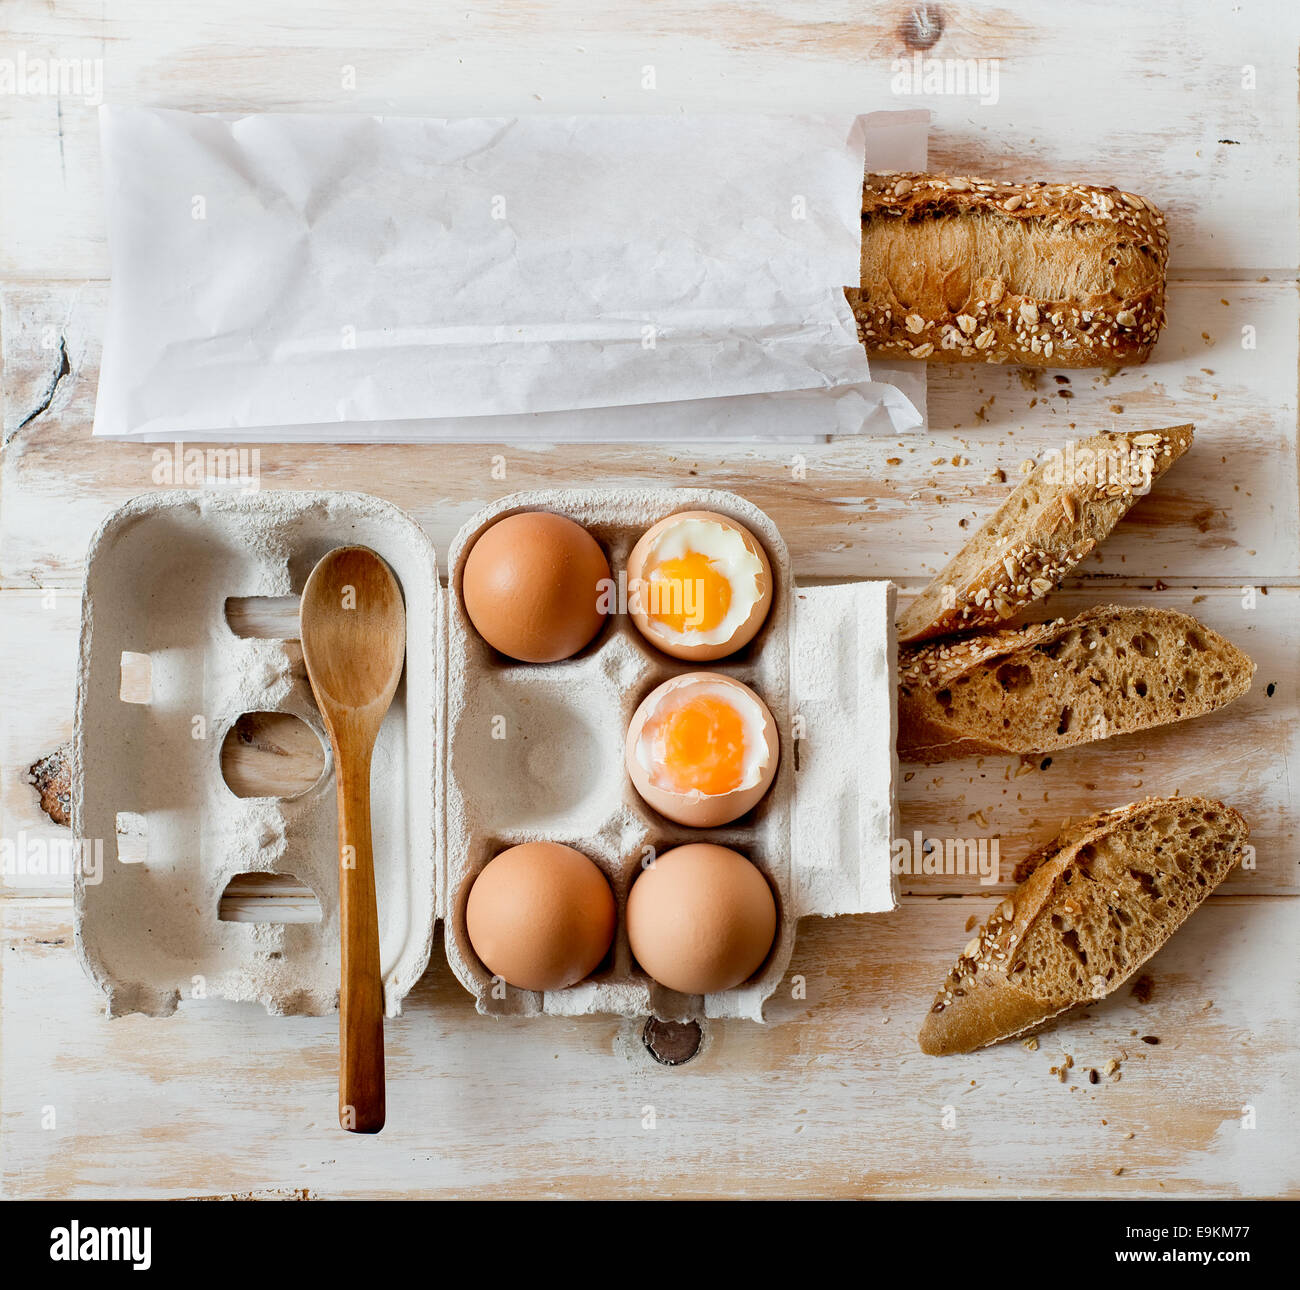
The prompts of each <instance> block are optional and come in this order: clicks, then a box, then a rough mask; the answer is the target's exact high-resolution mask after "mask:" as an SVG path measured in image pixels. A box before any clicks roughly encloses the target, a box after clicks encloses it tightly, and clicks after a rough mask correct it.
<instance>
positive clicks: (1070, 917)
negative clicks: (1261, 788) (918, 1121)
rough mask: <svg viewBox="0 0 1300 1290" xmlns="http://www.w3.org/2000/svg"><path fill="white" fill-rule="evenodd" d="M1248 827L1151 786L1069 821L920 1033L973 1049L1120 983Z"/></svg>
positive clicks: (1212, 805) (930, 1043)
mask: <svg viewBox="0 0 1300 1290" xmlns="http://www.w3.org/2000/svg"><path fill="white" fill-rule="evenodd" d="M1248 841H1249V831H1248V830H1247V827H1246V822H1245V820H1243V819H1242V818H1241V816H1240V815H1239V814H1238V813H1237V812H1236V811H1234V810H1233V809H1232V808H1231V807H1227V806H1224V805H1223V803H1222V802H1213V801H1209V800H1207V799H1206V798H1203V797H1185V798H1184V797H1171V798H1148V799H1147V800H1146V801H1144V802H1135V803H1134V804H1133V805H1131V806H1122V807H1120V808H1119V809H1118V810H1115V811H1111V812H1110V813H1109V814H1107V815H1102V816H1097V817H1094V818H1093V819H1092V820H1090V821H1087V822H1086V823H1085V824H1084V825H1083V826H1080V825H1075V826H1073V827H1071V828H1067V829H1066V830H1065V831H1064V833H1063V834H1062V835H1061V837H1058V838H1057V840H1056V841H1055V842H1054V843H1052V844H1049V846H1048V847H1046V848H1044V849H1043V850H1042V852H1041V853H1040V854H1038V855H1037V860H1038V863H1037V864H1036V867H1035V868H1034V869H1033V872H1032V873H1030V875H1029V876H1028V878H1026V880H1025V881H1024V882H1023V883H1022V884H1021V885H1020V886H1019V887H1018V888H1017V889H1016V890H1015V892H1013V893H1012V895H1011V896H1010V897H1008V898H1007V899H1006V900H1004V901H1002V903H1001V904H1000V905H999V906H998V907H997V909H996V910H995V911H994V913H993V916H992V917H991V918H990V919H989V920H988V922H987V923H985V925H984V926H983V927H982V928H980V930H979V932H978V933H977V934H976V935H975V936H974V937H973V938H972V939H971V941H970V943H969V944H968V945H967V946H966V948H965V949H964V950H963V951H962V953H961V956H960V957H959V958H958V960H957V964H956V966H955V967H954V968H953V969H952V971H951V972H950V973H949V974H948V976H947V978H946V979H945V981H944V983H943V985H942V986H940V988H939V992H938V994H937V995H936V996H935V1000H934V1003H933V1005H932V1006H931V1008H930V1012H929V1014H928V1015H927V1016H926V1019H925V1024H924V1025H923V1026H922V1027H921V1034H920V1044H921V1048H922V1050H923V1051H924V1052H927V1053H930V1054H932V1055H936V1056H938V1055H943V1054H947V1053H968V1052H973V1051H974V1050H975V1049H976V1048H983V1047H984V1046H985V1045H987V1044H994V1043H997V1042H998V1041H999V1040H1003V1039H1011V1038H1013V1037H1015V1036H1017V1035H1023V1034H1025V1033H1027V1032H1028V1031H1030V1030H1036V1029H1037V1028H1038V1027H1039V1026H1041V1025H1043V1024H1044V1023H1045V1022H1047V1021H1050V1020H1051V1019H1052V1018H1053V1017H1056V1016H1059V1015H1060V1014H1061V1013H1063V1012H1065V1011H1067V1010H1068V1009H1070V1008H1073V1007H1077V1006H1079V1005H1081V1004H1086V1003H1092V1002H1094V1001H1096V1000H1097V999H1101V998H1104V997H1105V996H1106V995H1108V994H1110V993H1111V992H1112V991H1113V990H1116V989H1117V988H1118V987H1119V986H1121V985H1122V984H1123V983H1124V982H1125V981H1126V980H1127V979H1128V978H1129V977H1130V976H1132V975H1133V973H1134V972H1136V971H1137V970H1138V968H1140V967H1141V966H1142V964H1143V963H1145V962H1146V961H1147V960H1148V959H1149V958H1150V957H1151V956H1152V955H1153V954H1154V953H1155V952H1156V951H1157V950H1158V949H1159V948H1160V947H1161V946H1162V945H1163V944H1164V943H1165V942H1166V941H1167V940H1168V939H1169V937H1170V936H1172V935H1173V933H1174V932H1175V931H1176V930H1177V929H1178V928H1179V926H1181V924H1182V923H1183V921H1184V920H1185V919H1186V918H1187V916H1188V915H1189V914H1191V913H1192V912H1193V911H1194V910H1195V909H1196V908H1197V906H1199V905H1200V903H1201V902H1202V901H1203V900H1204V899H1205V898H1206V896H1208V895H1209V894H1210V892H1212V891H1213V890H1214V889H1215V887H1217V886H1218V885H1219V883H1221V882H1222V881H1223V880H1224V878H1226V877H1227V876H1228V873H1229V871H1230V870H1231V869H1232V867H1233V866H1234V865H1235V864H1236V863H1237V862H1238V861H1239V860H1240V859H1241V857H1242V855H1243V854H1244V851H1245V847H1246V844H1247V843H1248Z"/></svg>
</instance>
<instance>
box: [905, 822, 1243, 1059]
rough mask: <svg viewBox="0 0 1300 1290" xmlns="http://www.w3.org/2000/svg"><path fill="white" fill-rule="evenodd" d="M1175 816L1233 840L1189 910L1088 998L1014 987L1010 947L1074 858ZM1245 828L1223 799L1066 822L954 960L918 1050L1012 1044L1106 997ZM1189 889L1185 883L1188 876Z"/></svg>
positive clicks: (1046, 912)
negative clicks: (1147, 821)
mask: <svg viewBox="0 0 1300 1290" xmlns="http://www.w3.org/2000/svg"><path fill="white" fill-rule="evenodd" d="M1171 811H1175V812H1178V813H1180V814H1182V815H1184V816H1191V815H1196V816H1199V818H1200V819H1202V820H1206V821H1207V822H1208V820H1209V819H1210V818H1213V819H1214V821H1215V824H1216V825H1218V823H1219V821H1220V820H1221V821H1222V829H1223V830H1224V831H1226V832H1227V833H1229V834H1230V835H1231V837H1232V840H1233V845H1232V849H1231V851H1230V853H1229V860H1228V862H1227V863H1226V864H1224V865H1222V867H1221V871H1220V872H1218V873H1216V874H1214V875H1212V878H1211V880H1208V881H1207V882H1206V883H1205V884H1204V886H1203V888H1201V889H1200V890H1198V891H1196V892H1194V893H1193V894H1194V895H1195V897H1196V899H1195V902H1194V904H1193V905H1192V908H1191V909H1189V910H1188V911H1187V913H1186V914H1184V915H1183V916H1182V917H1181V918H1179V919H1178V920H1177V921H1175V922H1173V923H1172V924H1171V925H1168V926H1166V927H1164V928H1163V929H1162V934H1161V935H1160V937H1159V938H1158V939H1157V940H1155V942H1154V943H1153V944H1152V946H1151V947H1150V949H1149V950H1148V951H1147V952H1146V953H1144V954H1142V955H1141V956H1135V958H1134V961H1133V962H1132V963H1130V964H1129V965H1128V968H1127V970H1126V971H1125V972H1124V973H1123V975H1122V976H1120V977H1118V978H1117V979H1115V980H1114V981H1112V982H1110V983H1109V984H1108V985H1107V986H1106V987H1105V988H1094V989H1093V990H1092V991H1091V992H1090V993H1088V994H1086V995H1084V994H1081V993H1074V994H1068V993H1059V994H1052V993H1048V994H1043V993H1035V992H1034V991H1032V990H1029V989H1025V988H1023V987H1021V986H1018V985H1016V984H1014V983H1013V980H1012V977H1013V974H1014V973H1015V972H1016V970H1017V954H1016V952H1015V950H1016V947H1017V946H1023V944H1024V943H1025V939H1026V937H1027V936H1028V934H1029V933H1030V931H1031V929H1032V928H1034V925H1035V924H1036V923H1037V922H1038V921H1039V920H1044V919H1050V918H1051V917H1052V915H1053V914H1054V913H1057V912H1059V911H1060V908H1061V906H1062V905H1063V903H1064V902H1065V900H1066V899H1067V895H1068V888H1069V877H1068V876H1067V875H1070V874H1071V870H1072V869H1074V868H1075V867H1076V866H1077V865H1078V861H1079V857H1080V853H1081V852H1082V851H1084V849H1085V848H1086V847H1088V846H1089V844H1091V843H1095V842H1096V841H1098V840H1099V839H1101V838H1103V837H1107V836H1110V835H1115V834H1122V833H1123V832H1124V831H1125V830H1128V829H1132V828H1133V827H1134V825H1135V823H1136V822H1138V821H1141V820H1142V819H1143V817H1148V818H1149V817H1152V816H1154V815H1156V814H1158V813H1169V812H1171ZM1249 837H1250V831H1249V829H1248V827H1247V825H1246V821H1245V820H1244V819H1243V818H1242V817H1241V815H1240V813H1239V812H1237V811H1235V810H1233V809H1232V808H1231V807H1229V806H1225V805H1224V804H1223V803H1222V802H1216V801H1213V800H1211V799H1209V798H1204V797H1187V798H1158V797H1149V798H1146V799H1144V800H1143V801H1140V802H1133V803H1130V804H1129V805H1128V806H1121V807H1117V808H1116V809H1115V810H1113V811H1109V812H1106V813H1105V814H1102V815H1097V816H1094V817H1091V818H1090V819H1088V820H1085V821H1081V822H1079V823H1076V824H1074V825H1067V826H1066V827H1065V828H1064V829H1063V830H1062V832H1061V833H1060V834H1059V835H1058V836H1057V838H1056V839H1054V841H1053V842H1051V843H1049V844H1048V845H1047V846H1046V847H1043V848H1040V850H1039V851H1037V852H1035V853H1034V855H1033V856H1032V857H1031V859H1032V860H1033V861H1034V862H1035V863H1034V866H1033V869H1032V872H1030V873H1029V874H1028V876H1027V877H1026V878H1025V880H1024V881H1023V882H1022V883H1021V884H1020V886H1019V887H1018V888H1017V889H1016V890H1015V891H1014V892H1013V893H1012V894H1011V895H1010V896H1009V897H1007V898H1006V899H1005V900H1003V901H1002V902H1001V904H999V906H998V908H997V909H996V910H995V911H994V913H993V915H992V917H990V918H989V920H988V921H987V922H986V923H985V924H984V926H983V927H982V928H981V929H980V931H979V933H978V934H977V935H976V936H975V937H974V938H972V940H971V942H970V943H969V944H968V945H967V947H966V949H965V950H964V951H963V952H962V954H961V955H960V956H959V957H958V959H957V963H956V965H955V966H954V967H953V969H952V971H950V972H949V974H948V976H947V978H946V979H945V981H944V983H943V984H942V985H941V986H940V987H939V991H938V993H937V994H936V995H935V999H934V1003H933V1004H932V1005H931V1008H930V1011H929V1013H928V1014H927V1015H926V1018H925V1021H924V1023H923V1024H922V1026H921V1032H920V1035H919V1043H920V1046H921V1050H922V1051H923V1052H925V1053H928V1054H930V1055H931V1056H944V1055H948V1054H952V1053H968V1052H973V1051H974V1050H975V1049H977V1048H983V1047H986V1046H987V1045H989V1044H995V1043H999V1042H1001V1041H1002V1040H1005V1039H1014V1038H1017V1037H1019V1036H1021V1035H1024V1034H1027V1033H1028V1032H1029V1031H1031V1030H1036V1029H1038V1028H1039V1027H1040V1026H1042V1025H1044V1024H1046V1023H1047V1022H1049V1021H1051V1020H1052V1019H1053V1018H1054V1017H1058V1016H1060V1015H1061V1014H1062V1013H1064V1012H1067V1011H1069V1010H1070V1009H1071V1008H1075V1007H1079V1006H1081V1005H1084V1004H1088V1003H1095V1002H1096V1001H1097V1000H1098V999H1100V998H1104V997H1105V996H1106V995H1108V994H1110V993H1113V992H1114V991H1115V990H1117V989H1118V988H1119V987H1120V986H1121V985H1123V984H1124V982H1125V981H1127V980H1129V979H1130V978H1131V977H1132V976H1133V974H1134V973H1136V972H1137V971H1138V969H1139V968H1140V967H1142V965H1143V964H1144V963H1146V962H1148V961H1149V960H1150V958H1151V957H1152V955H1154V954H1155V953H1156V952H1157V951H1158V950H1159V949H1160V948H1161V947H1162V946H1163V945H1164V944H1165V943H1166V942H1167V941H1168V939H1169V937H1170V936H1171V935H1173V933H1174V932H1175V931H1177V929H1178V928H1179V927H1180V926H1182V923H1183V922H1184V921H1185V920H1186V918H1187V916H1188V915H1189V914H1190V913H1191V912H1193V911H1194V909H1195V908H1197V907H1198V906H1199V905H1200V903H1201V902H1202V901H1203V900H1204V899H1205V897H1206V896H1208V895H1209V894H1210V892H1212V891H1213V890H1214V889H1215V887H1217V886H1218V885H1219V883H1220V882H1222V881H1223V879H1224V878H1226V877H1227V875H1228V874H1229V873H1230V872H1231V870H1232V869H1233V867H1235V865H1236V864H1237V863H1238V861H1239V860H1240V859H1241V856H1242V853H1243V850H1244V848H1245V845H1246V843H1247V842H1248V841H1249ZM1188 885H1189V890H1190V879H1188Z"/></svg>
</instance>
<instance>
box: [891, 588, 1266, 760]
mask: <svg viewBox="0 0 1300 1290" xmlns="http://www.w3.org/2000/svg"><path fill="white" fill-rule="evenodd" d="M898 670H899V682H898V755H899V756H900V757H901V758H903V760H904V761H919V762H939V761H947V760H949V759H950V758H953V757H969V756H973V755H976V754H981V753H991V754H996V753H1019V754H1021V755H1030V754H1034V755H1036V754H1040V753H1046V752H1054V751H1056V750H1057V749H1058V748H1071V747H1073V746H1074V745H1075V744H1083V743H1090V742H1092V741H1094V740H1097V739H1109V738H1110V737H1111V736H1112V735H1124V734H1129V733H1131V732H1132V731H1135V730H1149V729H1151V728H1152V727H1153V726H1163V725H1169V724H1171V723H1172V722H1175V721H1186V720H1188V719H1189V718H1191V717H1199V716H1203V715H1204V714H1205V713H1207V712H1213V711H1214V710H1215V709H1216V708H1221V707H1223V706H1224V705H1225V704H1228V703H1231V702H1232V701H1233V700H1234V699H1237V698H1240V697H1241V696H1242V695H1243V694H1245V693H1246V691H1247V690H1249V689H1250V681H1251V677H1252V676H1253V675H1254V673H1255V665H1254V663H1252V662H1251V660H1250V659H1249V658H1248V657H1247V656H1246V655H1245V654H1243V653H1242V652H1241V650H1239V649H1238V648H1237V647H1236V646H1235V645H1233V644H1231V643H1230V642H1228V641H1226V640H1224V638H1223V637H1222V636H1220V635H1219V634H1218V633H1217V632H1212V631H1211V630H1210V629H1209V628H1208V627H1206V626H1205V625H1204V624H1203V623H1200V622H1198V621H1197V620H1196V619H1195V618H1192V617H1191V616H1190V615H1188V614H1181V613H1179V612H1178V611H1177V610H1174V609H1144V608H1125V607H1123V606H1120V605H1100V606H1098V607H1096V608H1093V609H1089V610H1087V611H1085V612H1084V613H1082V614H1080V615H1079V616H1078V617H1077V618H1072V619H1070V620H1069V621H1068V622H1067V621H1066V620H1065V619H1064V618H1058V619H1057V620H1056V621H1055V622H1050V623H1033V624H1031V625H1030V626H1028V627H1021V628H1017V629H1012V630H1009V631H999V632H985V633H981V634H977V635H974V636H962V637H958V638H955V639H951V640H939V641H931V642H927V643H925V644H921V645H909V646H904V647H903V648H902V649H900V650H899V655H898Z"/></svg>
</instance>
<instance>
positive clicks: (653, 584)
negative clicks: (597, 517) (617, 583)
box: [627, 511, 772, 662]
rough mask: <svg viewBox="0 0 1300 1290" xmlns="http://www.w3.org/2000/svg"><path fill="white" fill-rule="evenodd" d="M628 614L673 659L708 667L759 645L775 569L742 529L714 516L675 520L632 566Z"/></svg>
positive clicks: (651, 535)
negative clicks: (757, 636)
mask: <svg viewBox="0 0 1300 1290" xmlns="http://www.w3.org/2000/svg"><path fill="white" fill-rule="evenodd" d="M627 586H628V611H629V613H630V614H631V616H632V621H633V622H634V623H635V624H636V626H637V629H638V630H639V631H640V633H641V635H642V636H644V637H645V638H646V640H648V641H649V642H650V643H651V644H652V645H654V646H655V647H656V648H658V649H661V650H663V652H664V653H665V654H669V655H671V656H672V657H673V658H684V659H691V660H693V661H697V662H709V661H711V660H713V659H717V658H724V657H725V656H726V655H728V654H734V653H735V652H736V651H737V650H738V649H740V648H741V647H742V646H744V645H748V644H749V642H750V641H751V640H753V638H754V636H755V634H756V633H757V632H758V629H759V628H760V627H762V625H763V620H764V619H765V618H766V617H767V614H768V610H770V609H771V607H772V566H771V564H770V563H769V562H768V558H767V552H766V551H764V550H763V547H762V544H761V543H760V542H759V541H758V539H757V538H756V537H755V536H754V535H753V534H752V533H751V532H750V531H749V530H748V529H747V528H746V527H745V526H744V525H743V524H740V523H737V521H735V520H733V519H729V518H728V517H727V516H725V515H718V514H716V513H715V512H713V511H682V512H680V513H679V514H677V515H669V516H668V517H667V518H666V519H662V520H660V521H659V523H658V524H656V525H654V526H653V527H652V528H650V529H647V530H646V532H645V533H643V534H642V535H641V538H640V540H639V541H638V542H637V544H636V546H634V547H633V548H632V554H631V555H630V556H629V557H628V562H627Z"/></svg>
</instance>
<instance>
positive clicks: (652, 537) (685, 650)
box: [627, 511, 772, 663]
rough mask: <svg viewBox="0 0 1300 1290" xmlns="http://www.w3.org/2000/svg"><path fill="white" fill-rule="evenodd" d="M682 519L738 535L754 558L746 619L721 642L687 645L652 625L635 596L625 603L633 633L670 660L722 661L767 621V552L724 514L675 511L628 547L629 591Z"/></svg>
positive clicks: (641, 584) (639, 583)
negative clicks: (755, 566)
mask: <svg viewBox="0 0 1300 1290" xmlns="http://www.w3.org/2000/svg"><path fill="white" fill-rule="evenodd" d="M684 520H700V521H703V522H706V523H709V524H717V525H718V526H719V527H721V528H724V529H728V530H730V531H731V532H733V533H737V534H739V535H740V538H741V541H742V542H743V543H744V546H745V549H746V550H747V551H749V552H750V553H751V554H753V555H755V556H757V557H758V561H759V564H760V566H761V568H760V570H759V572H758V574H757V576H756V579H755V581H756V583H757V588H756V590H757V596H756V599H755V600H754V604H753V607H752V608H751V609H750V611H749V615H748V617H747V618H745V620H744V621H743V622H742V623H740V625H739V626H738V627H736V628H735V630H734V631H732V632H731V634H730V635H729V636H728V637H727V639H726V640H724V641H717V642H714V643H711V644H699V645H691V644H688V643H686V642H685V641H682V640H680V639H679V638H678V635H677V633H674V632H672V631H670V630H669V629H668V628H666V627H665V626H664V625H663V624H661V623H657V622H655V620H654V619H653V618H651V617H650V616H649V614H647V613H646V612H645V610H644V607H643V606H642V605H639V604H637V603H636V598H635V597H634V598H633V600H632V601H631V603H630V604H629V610H628V612H629V616H630V617H631V619H632V621H633V623H635V624H636V628H637V630H638V631H639V632H640V633H641V635H642V636H644V637H645V639H646V640H648V641H649V642H650V643H651V644H652V645H653V646H655V648H656V649H659V650H662V651H663V652H664V653H665V654H667V655H669V656H670V657H672V658H681V659H686V660H688V661H690V662H697V663H709V662H712V661H713V660H714V659H719V658H725V657H726V656H727V655H728V654H734V653H735V652H736V651H737V650H738V649H741V648H743V647H744V646H746V645H748V644H749V642H750V641H751V640H753V639H754V637H755V636H756V635H757V634H758V629H759V628H760V627H762V625H763V621H764V619H766V618H767V614H768V610H769V609H771V607H772V565H771V562H770V561H769V560H768V558H767V552H766V551H765V550H764V549H763V544H762V543H761V542H760V541H759V540H758V539H757V538H756V537H755V536H754V535H753V534H752V533H751V532H750V531H749V529H747V528H746V527H745V526H744V525H743V524H741V523H739V522H738V521H737V520H733V519H731V518H730V517H728V516H726V515H720V514H718V513H717V512H716V511H679V512H678V513H677V514H675V515H668V516H665V517H664V518H663V519H662V520H660V521H659V522H658V523H657V524H655V525H653V526H652V527H651V528H649V529H647V530H646V531H645V532H644V533H643V534H642V535H641V537H640V539H639V540H638V541H637V544H636V545H635V546H634V547H633V548H632V554H631V555H630V556H629V557H628V561H627V585H628V590H629V592H635V591H636V589H638V588H640V587H644V586H645V585H646V583H645V567H646V561H647V560H648V559H649V558H650V556H651V554H652V553H653V552H654V549H655V547H656V546H657V545H658V544H659V541H660V539H661V538H662V537H663V536H664V535H665V534H666V533H668V531H669V530H671V529H672V528H673V527H674V526H676V525H678V524H680V523H682V522H683V521H684Z"/></svg>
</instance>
